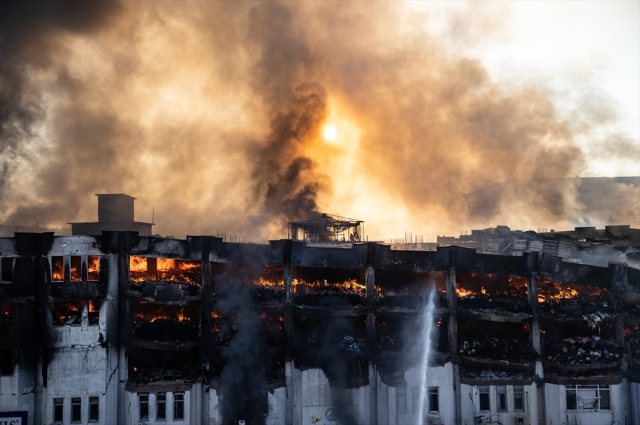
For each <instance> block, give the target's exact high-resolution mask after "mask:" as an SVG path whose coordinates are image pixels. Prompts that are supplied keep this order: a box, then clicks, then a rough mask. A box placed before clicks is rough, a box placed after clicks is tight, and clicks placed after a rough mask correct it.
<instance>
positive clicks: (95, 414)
mask: <svg viewBox="0 0 640 425" xmlns="http://www.w3.org/2000/svg"><path fill="white" fill-rule="evenodd" d="M99 420H100V401H99V399H98V397H89V422H98V421H99Z"/></svg>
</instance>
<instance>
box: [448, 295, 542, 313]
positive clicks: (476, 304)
mask: <svg viewBox="0 0 640 425" xmlns="http://www.w3.org/2000/svg"><path fill="white" fill-rule="evenodd" d="M458 307H459V308H461V309H464V310H469V311H472V312H478V313H481V314H487V313H492V312H493V313H494V314H496V313H498V314H501V315H505V316H526V315H529V314H531V306H530V305H529V303H528V302H527V300H526V299H524V298H518V297H510V296H504V295H503V296H488V295H466V296H464V297H460V298H459V299H458Z"/></svg>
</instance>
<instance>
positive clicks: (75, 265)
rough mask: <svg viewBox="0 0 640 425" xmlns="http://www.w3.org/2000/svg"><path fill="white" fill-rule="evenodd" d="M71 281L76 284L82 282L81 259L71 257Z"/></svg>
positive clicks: (76, 256) (75, 256)
mask: <svg viewBox="0 0 640 425" xmlns="http://www.w3.org/2000/svg"><path fill="white" fill-rule="evenodd" d="M71 280H73V281H75V282H78V281H80V280H82V257H80V256H79V255H72V256H71Z"/></svg>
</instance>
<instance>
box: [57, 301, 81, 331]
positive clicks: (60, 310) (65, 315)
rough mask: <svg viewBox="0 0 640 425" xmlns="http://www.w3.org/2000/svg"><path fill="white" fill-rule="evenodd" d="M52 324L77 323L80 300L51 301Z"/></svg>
mask: <svg viewBox="0 0 640 425" xmlns="http://www.w3.org/2000/svg"><path fill="white" fill-rule="evenodd" d="M51 312H52V313H53V325H54V326H64V325H78V324H80V318H81V316H82V301H55V302H54V303H53V309H52V311H51Z"/></svg>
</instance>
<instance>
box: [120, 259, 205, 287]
mask: <svg viewBox="0 0 640 425" xmlns="http://www.w3.org/2000/svg"><path fill="white" fill-rule="evenodd" d="M151 266H153V267H151ZM129 272H130V273H129V279H130V280H131V281H132V282H154V281H162V282H181V283H193V284H197V285H200V282H201V269H200V262H199V261H185V260H174V259H171V258H157V259H156V258H146V257H137V256H131V257H129Z"/></svg>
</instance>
